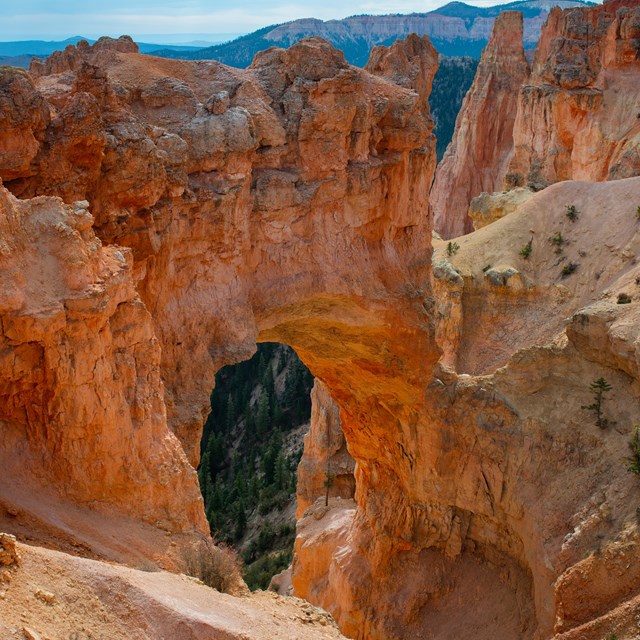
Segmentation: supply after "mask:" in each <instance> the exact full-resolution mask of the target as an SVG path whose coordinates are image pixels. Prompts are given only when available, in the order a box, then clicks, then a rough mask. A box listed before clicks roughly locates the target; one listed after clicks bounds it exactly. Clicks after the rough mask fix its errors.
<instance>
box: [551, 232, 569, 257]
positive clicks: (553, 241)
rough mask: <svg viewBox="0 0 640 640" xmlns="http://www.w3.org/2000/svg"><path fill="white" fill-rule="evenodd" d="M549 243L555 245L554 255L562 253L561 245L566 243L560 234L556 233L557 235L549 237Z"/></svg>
mask: <svg viewBox="0 0 640 640" xmlns="http://www.w3.org/2000/svg"><path fill="white" fill-rule="evenodd" d="M549 242H550V243H551V244H553V245H555V248H556V249H555V252H556V253H562V245H563V244H565V243H566V242H567V241H566V240H565V239H564V237H563V236H562V233H561V232H560V231H558V233H556V234H555V235H554V236H551V238H549Z"/></svg>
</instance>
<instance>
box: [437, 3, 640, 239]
mask: <svg viewBox="0 0 640 640" xmlns="http://www.w3.org/2000/svg"><path fill="white" fill-rule="evenodd" d="M502 15H503V16H504V18H503V19H505V20H506V19H508V18H507V16H506V14H502ZM512 20H515V18H512ZM499 26H500V25H499V21H498V20H497V21H496V23H495V28H494V34H493V38H492V43H493V47H492V46H491V45H490V46H488V47H487V49H486V50H485V51H484V53H483V58H482V61H481V63H480V66H479V67H478V72H477V73H476V77H475V80H474V83H473V85H472V87H471V89H470V91H469V93H468V94H467V96H466V98H465V102H464V104H463V108H462V110H461V112H460V114H459V116H458V120H457V122H456V131H455V132H454V138H453V140H452V142H451V144H450V145H449V147H448V148H447V152H446V154H445V157H444V159H443V161H442V162H441V163H440V165H439V166H438V170H437V172H436V179H435V183H434V186H433V189H432V192H431V201H432V205H433V207H434V215H435V226H436V229H437V230H438V231H439V232H440V233H441V234H443V236H444V237H447V238H451V237H454V236H456V235H461V234H462V233H468V232H469V231H471V230H472V228H473V226H472V223H471V219H470V218H469V216H468V215H467V209H468V208H469V205H470V203H471V200H472V199H473V198H474V197H476V196H480V194H481V193H482V192H488V193H491V192H494V191H500V190H501V189H502V188H503V187H504V188H513V187H523V186H529V187H530V188H532V189H535V190H539V189H543V188H544V187H546V186H548V185H549V184H553V183H554V182H558V181H561V180H571V179H574V180H593V181H601V180H615V179H619V178H625V177H631V176H635V175H639V174H640V150H639V149H640V138H639V136H640V118H639V117H638V115H639V113H640V83H638V73H639V72H640V53H639V52H640V7H639V3H638V2H636V1H635V0H629V1H628V2H620V1H617V0H614V1H611V2H606V3H605V4H603V5H601V6H598V7H592V8H589V9H574V10H566V11H561V10H560V9H557V8H554V9H553V10H552V11H551V13H550V15H549V19H548V20H547V22H546V23H545V25H544V27H543V29H542V34H541V37H540V42H539V45H538V47H537V49H536V52H535V57H534V61H533V65H532V69H531V73H530V74H529V73H528V70H527V68H526V64H525V63H524V60H523V58H522V48H521V40H522V37H521V35H520V34H519V33H518V30H517V28H516V25H515V23H514V24H513V25H512V26H510V27H507V28H503V29H501V30H499ZM505 27H506V24H505Z"/></svg>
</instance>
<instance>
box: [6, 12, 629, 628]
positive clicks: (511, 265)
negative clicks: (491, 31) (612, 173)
mask: <svg viewBox="0 0 640 640" xmlns="http://www.w3.org/2000/svg"><path fill="white" fill-rule="evenodd" d="M563 15H564V14H563ZM616 42H617V41H616ZM374 54H375V55H373V56H372V59H371V61H370V63H369V65H368V70H360V69H356V68H354V67H350V66H349V65H348V64H347V63H346V62H345V61H344V58H343V57H342V55H341V54H340V53H339V52H337V51H335V50H334V49H333V48H332V47H331V46H330V45H328V44H327V43H326V42H324V41H322V40H320V39H315V38H312V39H309V40H305V41H302V42H301V43H299V44H297V45H294V46H293V47H291V48H290V49H289V50H287V51H284V50H280V49H272V50H269V51H266V52H264V53H262V54H260V55H259V56H258V57H257V58H256V60H255V61H254V63H253V65H252V66H251V67H250V68H249V69H247V70H235V69H230V68H227V67H224V66H223V65H220V64H218V63H215V62H211V61H206V62H185V61H173V60H165V59H159V58H152V57H148V56H142V55H140V54H138V53H136V51H135V45H134V44H133V43H132V42H131V41H130V40H128V39H126V38H121V39H119V40H117V41H111V40H102V41H99V42H98V43H96V44H95V45H93V47H88V46H86V45H79V46H78V47H77V48H71V49H69V50H67V51H66V52H64V53H61V54H59V55H54V56H52V57H51V58H50V59H49V60H48V61H47V62H46V63H44V64H42V65H34V66H33V68H32V71H31V74H30V75H27V74H21V73H16V72H3V74H2V76H1V78H2V84H1V85H0V86H1V87H2V92H1V93H0V96H1V100H2V101H1V102H0V117H1V118H2V120H1V124H2V129H3V130H4V131H6V132H7V136H6V137H5V138H3V141H4V140H6V141H7V142H6V144H4V146H2V147H0V177H2V179H3V181H4V187H3V191H2V194H3V196H2V198H3V200H2V209H1V211H2V218H1V219H2V224H3V226H4V227H5V230H4V232H3V234H2V239H3V244H2V253H1V254H0V255H1V258H0V259H2V260H3V267H4V268H6V269H7V273H8V274H9V277H8V278H7V279H6V281H4V282H3V285H2V298H0V300H1V303H2V306H1V307H0V308H1V310H2V316H1V319H2V341H3V342H2V348H1V349H0V354H1V356H2V358H3V364H2V367H0V400H1V402H0V412H1V413H0V421H1V423H2V426H3V430H2V438H3V439H2V441H1V443H0V461H1V462H2V464H3V465H4V467H5V468H9V469H12V470H13V474H12V475H11V478H12V481H11V482H10V483H9V482H7V483H3V485H2V487H0V491H1V492H2V495H0V503H1V504H2V506H3V511H2V512H0V517H1V518H2V520H1V525H2V528H7V529H11V528H13V529H14V530H16V531H17V532H18V533H22V534H23V535H24V534H25V533H30V534H31V535H32V536H33V537H34V538H37V536H38V535H40V536H43V535H44V533H42V532H43V531H44V530H45V529H46V531H47V533H48V535H49V540H51V539H52V537H55V538H56V540H57V543H58V544H59V545H61V544H62V543H63V542H66V543H68V544H72V543H75V544H79V543H82V544H84V545H85V548H89V549H91V550H93V552H94V553H96V554H98V555H102V557H105V556H106V557H114V556H116V555H117V554H116V553H115V551H116V550H115V542H114V539H113V536H110V535H109V533H113V526H114V525H113V523H114V522H118V521H122V522H124V521H125V519H127V520H126V521H127V522H128V523H130V526H129V528H128V529H127V531H128V534H127V535H128V537H129V538H130V539H131V543H130V544H126V545H125V544H122V545H121V546H123V547H127V550H128V549H131V548H135V549H137V550H138V553H139V554H140V555H141V556H144V554H145V553H146V554H147V555H148V556H150V557H155V558H156V559H158V560H160V561H162V562H168V560H166V558H167V556H170V555H171V548H170V547H172V545H171V542H173V543H174V545H173V547H174V548H175V547H180V546H182V545H184V544H185V540H187V539H193V538H197V537H198V536H199V535H202V534H204V532H205V529H206V523H205V522H204V514H203V512H202V503H201V499H199V495H198V487H197V482H196V475H195V471H193V469H192V467H190V466H189V461H190V462H191V463H192V464H195V463H197V457H198V455H197V452H198V443H199V437H200V430H201V425H202V422H203V418H204V414H205V412H206V406H207V403H208V397H209V393H210V387H211V384H212V382H213V377H214V373H215V371H216V370H217V369H218V368H220V367H221V366H223V365H224V364H227V363H231V362H238V361H241V360H243V359H246V357H247V356H248V355H250V354H251V353H252V351H253V350H254V349H255V343H256V341H277V342H282V343H285V344H289V345H291V346H293V347H294V348H295V349H296V351H297V352H298V354H299V355H300V357H301V358H302V359H303V361H304V362H305V363H306V364H307V365H308V366H309V367H310V369H311V371H312V373H313V374H314V376H316V377H317V378H318V379H320V380H321V381H322V384H323V385H324V386H323V387H318V393H317V396H321V395H322V397H319V398H317V402H318V403H319V404H320V405H323V404H324V406H326V408H327V411H330V410H332V407H333V406H334V405H333V403H334V402H335V403H336V404H337V406H338V407H339V410H340V422H341V427H342V431H343V433H344V437H345V440H346V444H347V448H348V450H349V453H350V454H351V455H352V456H353V458H354V459H355V461H356V468H355V472H354V477H355V483H356V487H355V499H354V500H351V499H349V498H348V496H345V497H343V498H336V499H334V500H333V501H332V503H331V504H330V508H329V509H324V508H319V507H321V505H311V506H310V507H309V509H307V512H306V515H305V516H304V517H303V519H302V521H301V523H300V530H299V533H300V536H299V538H298V541H297V543H296V548H297V560H296V565H295V566H294V588H295V590H296V593H297V594H298V595H300V596H302V597H308V598H309V599H311V600H312V601H313V602H314V603H316V604H319V605H321V606H323V607H325V608H327V609H328V610H329V611H330V612H331V613H332V614H333V615H334V616H335V618H336V620H337V621H338V623H339V625H340V628H341V630H342V631H343V633H345V634H346V635H349V636H351V637H354V638H362V639H364V638H367V639H374V640H378V639H380V640H383V639H384V640H389V639H395V638H410V637H434V638H436V637H437V638H456V639H466V638H469V639H470V638H474V640H484V639H485V638H486V639H487V640H489V639H490V638H491V639H495V638H496V637H499V638H501V639H502V640H516V639H522V638H535V639H536V640H542V639H547V638H551V637H557V638H558V640H560V638H562V639H563V640H569V639H571V640H577V638H581V639H582V640H601V638H602V636H603V634H604V633H605V632H606V633H614V632H615V633H617V634H618V636H619V637H620V638H624V637H626V636H625V635H624V634H627V635H630V634H631V629H632V626H633V625H635V624H636V620H635V614H634V611H635V607H636V605H637V599H638V597H639V596H638V594H639V593H640V578H639V577H638V576H637V573H636V571H635V569H634V567H635V565H636V564H637V562H636V561H635V559H636V557H637V554H638V553H639V552H640V546H639V545H638V537H639V535H640V534H639V533H638V525H637V514H636V503H637V495H638V491H639V488H638V481H637V478H635V477H633V476H631V475H630V474H628V473H627V472H626V470H625V467H624V464H623V463H622V461H621V459H622V458H623V457H624V456H625V454H626V453H627V443H628V441H629V439H630V437H631V435H632V432H633V426H634V424H636V423H638V422H640V410H639V409H638V402H637V401H638V396H639V395H640V387H639V385H638V380H639V378H638V376H639V375H640V374H639V370H638V367H639V365H638V362H637V359H638V354H637V326H638V324H637V320H638V318H637V317H636V316H637V308H638V307H637V304H638V302H637V300H636V297H637V294H636V287H637V284H636V279H640V272H639V271H638V267H637V264H636V255H637V254H638V252H640V245H639V244H638V242H640V240H638V238H640V236H638V234H637V225H638V222H637V215H636V211H635V209H636V207H637V206H640V178H628V179H624V180H618V181H615V182H604V183H599V184H592V183H578V182H566V183H561V184H558V185H554V186H551V187H550V188H548V189H546V190H544V191H542V192H541V193H539V194H536V195H535V196H533V197H532V198H531V199H530V200H529V201H528V202H527V203H526V205H525V206H524V207H523V208H521V209H518V211H516V212H515V213H514V214H510V216H507V217H506V218H504V219H503V220H500V221H498V222H497V223H495V224H492V225H489V226H487V227H485V228H484V229H481V230H479V231H477V232H475V233H473V234H470V235H468V236H465V237H464V238H460V239H458V249H457V250H452V251H447V245H446V243H443V242H441V241H438V240H435V241H434V247H432V242H431V216H430V215H429V201H428V193H427V192H428V187H429V184H430V182H431V179H432V177H433V173H434V168H435V166H434V165H435V153H434V150H435V141H434V139H433V135H432V134H431V129H432V121H431V118H430V116H429V111H428V101H427V98H428V93H429V91H430V85H431V80H432V78H433V74H434V73H435V70H436V66H437V56H436V54H435V50H434V49H433V47H432V46H431V45H430V43H429V41H428V40H427V39H426V38H418V37H417V36H410V37H409V38H407V40H406V41H405V42H403V43H397V44H396V45H394V46H393V47H392V48H390V49H386V50H385V49H379V50H377V51H376V52H374ZM416 90H417V91H418V93H416ZM25 105H26V106H27V107H28V108H25ZM10 192H11V193H10ZM60 198H61V199H62V200H60ZM85 201H86V202H85ZM87 203H88V204H87ZM568 204H574V205H575V206H576V208H577V211H578V212H579V216H578V219H577V220H576V221H575V222H572V221H570V220H568V219H567V217H566V215H565V211H566V205H568ZM603 215H606V219H607V222H608V225H607V227H606V228H605V227H604V226H603V225H602V217H603ZM557 232H562V234H563V237H564V238H566V240H567V242H566V244H565V243H563V244H562V246H561V250H562V252H561V253H556V249H557V246H556V245H557V243H553V242H551V241H550V240H549V237H552V236H553V235H554V234H555V233H557ZM532 236H533V240H532V239H531V238H532ZM529 242H531V244H530V245H529V246H530V247H532V249H531V251H530V253H529V255H528V256H527V257H524V256H522V255H520V252H521V248H522V246H523V245H525V244H528V243H529ZM432 253H433V268H432ZM570 265H573V267H571V268H569V266H570ZM565 266H567V270H566V271H567V273H566V274H565V269H564V267H565ZM31 273H33V274H35V275H34V277H27V275H30V274H31ZM620 293H625V294H626V295H627V296H629V297H630V298H631V302H630V303H629V304H622V305H619V304H617V299H618V298H617V296H618V294H620ZM567 317H569V318H571V319H570V321H569V324H568V326H567V328H566V329H565V320H564V319H566V318H567ZM598 377H604V378H606V379H607V380H608V381H609V382H610V383H611V385H612V391H611V392H610V395H609V396H607V398H606V404H605V409H604V410H605V411H606V415H607V417H608V418H609V419H610V420H611V422H613V421H615V423H616V424H615V427H614V426H612V427H610V428H608V429H607V430H602V429H600V428H599V427H597V426H596V425H595V423H594V419H593V417H592V415H591V414H590V413H589V412H588V411H585V410H584V409H582V408H581V407H582V406H587V405H588V404H589V402H590V401H591V392H590V387H589V385H590V384H591V383H592V381H593V380H594V379H596V378H598ZM325 392H326V393H325ZM327 424H328V428H331V424H329V423H327ZM318 460H319V462H318V463H316V468H317V467H318V466H320V468H321V467H322V465H324V464H326V460H325V459H324V458H323V457H322V456H321V455H319V456H318ZM311 466H313V465H311ZM44 484H46V485H47V488H48V491H49V492H50V494H51V496H52V497H51V501H53V500H54V498H55V501H56V502H57V504H59V505H60V504H61V505H64V507H65V509H62V507H61V511H62V513H63V514H65V513H66V514H68V513H70V512H71V510H74V509H75V510H78V511H75V512H74V513H80V515H81V517H79V518H78V517H76V518H75V520H76V521H77V524H74V523H73V522H71V521H70V519H67V520H66V521H65V520H64V519H61V518H60V517H58V519H57V521H56V522H55V523H54V522H52V521H51V519H49V520H47V514H46V513H43V511H44V510H43V509H42V508H41V506H40V504H39V500H41V498H40V496H41V493H39V491H40V487H41V486H42V485H44ZM318 484H319V482H318V478H316V479H314V481H313V482H312V483H310V484H309V487H311V488H310V489H309V491H311V492H317V486H318ZM128 485H131V486H132V487H134V491H133V492H132V493H131V494H127V493H126V491H125V487H127V486H128ZM27 497H28V498H29V499H27ZM35 518H39V527H40V529H39V532H38V531H36V529H35V526H36V523H35V522H34V519H35ZM83 523H84V524H83ZM87 523H93V525H94V526H93V527H92V528H91V529H92V530H91V531H88V530H87V529H88V528H89V527H88V524H87ZM62 525H64V526H62ZM107 525H109V526H108V527H107ZM56 527H57V528H56ZM101 527H102V528H101ZM96 530H98V531H96ZM34 532H35V533H34ZM63 532H64V535H65V536H66V538H65V540H64V541H63V540H62V537H63V536H62V533H63ZM176 534H180V535H176ZM97 538H100V539H99V540H97ZM136 540H143V542H144V544H143V543H142V542H138V547H135V546H134V543H135V541H136ZM127 542H129V541H127ZM98 543H100V544H98ZM125 551H126V550H123V549H118V552H119V554H120V556H119V557H121V558H124V559H127V558H126V557H125V556H126V553H125ZM174 552H175V549H174ZM174 554H175V553H174ZM174 562H175V560H174ZM0 606H2V605H1V604H0Z"/></svg>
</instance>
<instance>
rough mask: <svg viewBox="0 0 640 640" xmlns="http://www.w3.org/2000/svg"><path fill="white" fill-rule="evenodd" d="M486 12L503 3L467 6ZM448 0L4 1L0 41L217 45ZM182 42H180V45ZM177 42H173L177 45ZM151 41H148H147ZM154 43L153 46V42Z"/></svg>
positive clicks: (489, 0) (488, 0) (0, 2)
mask: <svg viewBox="0 0 640 640" xmlns="http://www.w3.org/2000/svg"><path fill="white" fill-rule="evenodd" d="M466 1H467V3H468V4H473V5H476V6H488V5H494V4H500V0H466ZM446 2H447V0H396V1H395V2H392V1H389V0H306V1H300V0H297V1H296V0H289V1H287V0H225V1H222V0H99V1H98V0H18V1H17V2H14V0H0V7H2V11H1V13H2V19H1V20H0V40H2V41H8V40H31V39H56V40H59V39H64V38H67V37H71V36H76V35H81V36H85V37H89V38H91V37H95V36H99V35H110V36H118V35H121V34H128V35H131V36H133V37H134V38H135V37H137V38H138V39H139V40H142V41H144V40H143V39H142V38H140V35H146V36H148V35H149V34H151V35H152V36H154V37H155V39H156V40H157V37H156V36H162V35H163V34H179V35H184V36H186V38H185V39H186V40H190V39H191V40H194V39H199V40H202V39H207V36H208V35H211V34H216V36H215V38H212V39H216V40H221V39H226V38H224V34H232V35H233V36H236V35H239V34H242V33H249V32H251V31H255V30H256V29H259V28H260V27H265V26H267V25H271V24H277V23H281V22H286V21H288V20H294V19H296V18H308V17H314V18H321V19H322V20H329V19H332V18H344V17H346V16H350V15H354V14H359V13H373V14H383V13H411V12H423V11H430V10H431V9H435V8H436V7H439V6H442V5H443V4H446ZM180 39H181V38H177V40H180ZM177 40H176V38H173V41H177ZM147 41H148V38H147ZM152 41H153V40H152Z"/></svg>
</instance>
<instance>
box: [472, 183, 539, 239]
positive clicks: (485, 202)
mask: <svg viewBox="0 0 640 640" xmlns="http://www.w3.org/2000/svg"><path fill="white" fill-rule="evenodd" d="M532 195H533V191H532V190H531V189H527V188H526V187H516V188H515V189H511V190H510V191H498V192H496V193H481V194H480V195H479V196H476V197H475V198H473V199H472V200H471V204H470V205H469V211H468V212H467V215H468V216H469V218H470V219H471V222H472V223H473V228H474V230H477V229H481V228H482V227H486V226H487V225H488V224H491V223H492V222H495V221H496V220H500V218H504V216H506V215H507V214H509V213H511V212H512V211H516V209H518V208H519V207H520V206H522V205H523V204H524V203H525V202H526V201H527V200H528V199H529V198H530V197H531V196H532Z"/></svg>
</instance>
